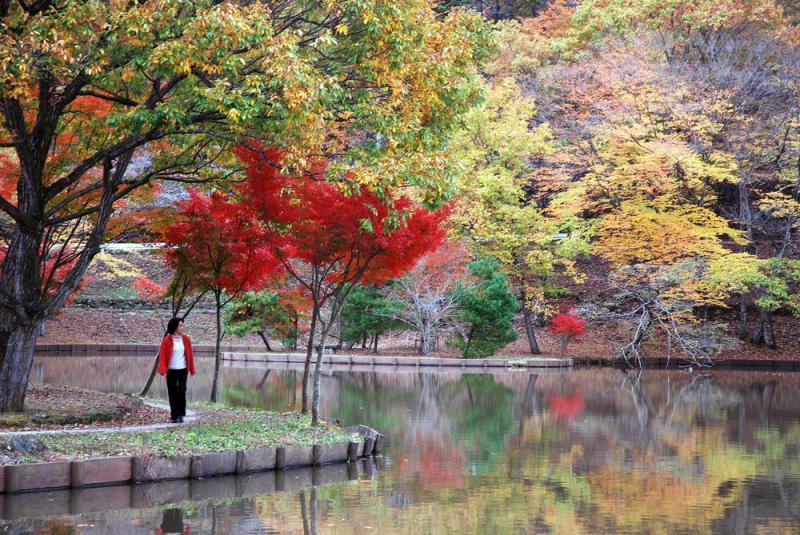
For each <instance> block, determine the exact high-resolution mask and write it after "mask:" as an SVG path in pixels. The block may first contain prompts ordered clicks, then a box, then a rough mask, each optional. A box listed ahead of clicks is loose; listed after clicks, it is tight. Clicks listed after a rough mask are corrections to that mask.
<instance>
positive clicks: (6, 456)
mask: <svg viewBox="0 0 800 535" xmlns="http://www.w3.org/2000/svg"><path fill="white" fill-rule="evenodd" d="M58 388H59V389H60V390H59V392H60V393H61V395H60V396H58V397H54V398H52V399H51V403H49V404H48V403H47V402H46V401H45V400H46V398H44V397H42V396H39V397H37V401H36V403H35V407H36V408H35V410H32V411H30V412H29V411H26V412H25V413H19V414H17V415H14V414H11V415H5V416H4V417H5V418H6V420H7V423H12V422H15V421H24V422H25V423H26V424H27V423H30V421H31V417H32V415H36V414H39V413H40V412H37V411H44V412H41V413H42V414H44V413H47V414H50V413H53V412H55V411H56V410H57V406H56V404H58V403H61V402H63V401H64V400H65V398H68V397H70V396H68V395H67V394H66V392H65V391H64V389H67V390H69V391H70V392H72V394H73V395H74V396H80V395H84V396H89V397H91V398H93V399H94V400H96V401H100V400H103V399H104V400H106V402H107V404H108V405H109V406H112V405H113V403H112V401H117V402H120V401H123V402H124V401H125V400H124V399H122V398H130V396H119V395H116V394H104V393H102V392H93V391H88V390H83V389H70V387H58ZM133 399H137V398H133ZM139 401H140V400H139ZM122 404H123V405H125V403H122ZM127 405H130V406H134V407H136V406H138V405H137V404H136V403H130V402H129V403H128V404H127ZM191 408H192V409H193V410H194V411H195V420H194V421H193V422H191V423H185V424H177V425H170V426H168V427H166V428H165V427H160V428H154V429H146V428H145V429H144V430H135V431H125V432H122V431H111V430H105V429H102V428H103V426H108V425H109V424H115V426H118V425H122V426H127V425H131V424H133V425H141V424H142V422H136V421H131V420H130V419H129V416H130V414H125V413H124V411H118V412H115V415H116V416H118V417H117V418H116V419H111V420H106V421H104V422H103V423H102V424H94V425H91V424H86V423H83V424H82V425H81V426H80V427H81V431H84V432H78V433H64V432H63V431H64V430H66V429H74V427H75V426H74V425H65V426H63V427H62V428H58V427H55V426H54V425H53V423H52V421H48V422H47V423H48V425H47V427H46V431H47V432H46V433H45V434H36V435H13V434H5V435H3V434H1V433H2V431H8V430H9V429H8V428H6V429H2V430H0V456H1V457H2V459H1V460H0V462H4V463H7V464H8V463H11V464H16V463H30V462H42V461H62V460H63V461H66V460H75V459H85V458H91V457H106V456H116V455H143V456H147V455H152V456H168V457H169V456H175V455H193V454H200V453H214V452H220V451H231V450H242V449H248V448H257V447H267V446H289V445H293V444H304V445H310V444H326V443H332V442H341V441H346V440H347V439H348V438H349V434H348V433H346V432H345V431H344V430H343V429H342V428H341V427H340V426H338V425H336V424H333V423H328V422H323V424H322V426H321V427H319V428H316V429H315V428H312V427H311V418H310V416H307V415H303V414H297V413H284V414H278V413H272V412H266V411H260V410H251V409H238V408H233V407H226V406H222V405H215V404H209V403H195V404H192V405H191ZM74 409H76V410H73V411H72V416H73V418H71V419H70V421H74V419H75V418H78V419H80V412H79V411H78V410H77V407H74ZM153 410H157V409H153ZM163 418H164V416H163V415H162V416H161V421H160V422H159V423H161V424H163ZM145 427H146V424H145ZM98 429H100V432H94V431H97V430H98Z"/></svg>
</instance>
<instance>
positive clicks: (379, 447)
mask: <svg viewBox="0 0 800 535" xmlns="http://www.w3.org/2000/svg"><path fill="white" fill-rule="evenodd" d="M385 438H386V437H384V436H383V435H381V434H380V433H378V435H377V436H376V437H375V445H374V446H373V447H372V453H373V454H376V453H380V452H381V451H383V441H384V439H385Z"/></svg>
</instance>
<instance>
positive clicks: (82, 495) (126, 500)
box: [69, 485, 131, 515]
mask: <svg viewBox="0 0 800 535" xmlns="http://www.w3.org/2000/svg"><path fill="white" fill-rule="evenodd" d="M69 500H70V505H69V511H70V514H73V515H79V514H82V513H94V512H97V511H111V510H114V509H129V508H130V506H131V486H130V485H117V486H115V487H93V488H81V489H74V490H73V491H72V492H70V497H69Z"/></svg>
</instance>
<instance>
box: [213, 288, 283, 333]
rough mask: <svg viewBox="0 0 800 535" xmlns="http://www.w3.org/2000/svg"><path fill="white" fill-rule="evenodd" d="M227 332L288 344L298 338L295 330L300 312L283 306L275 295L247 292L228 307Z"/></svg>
mask: <svg viewBox="0 0 800 535" xmlns="http://www.w3.org/2000/svg"><path fill="white" fill-rule="evenodd" d="M226 312H227V318H226V325H227V331H228V333H230V334H231V335H233V336H246V335H248V334H258V335H263V336H265V337H267V338H270V337H275V338H278V339H279V340H280V341H281V342H283V343H284V344H288V343H290V342H291V341H292V340H294V339H295V338H296V337H297V332H296V329H295V326H294V317H295V314H296V312H295V311H294V310H293V309H292V307H291V306H289V305H287V304H284V303H281V302H280V296H279V295H278V294H277V293H275V292H270V291H268V290H262V291H258V292H247V293H245V294H243V295H242V296H241V297H240V298H239V299H237V300H235V301H233V302H231V303H230V304H229V305H228V306H227V307H226Z"/></svg>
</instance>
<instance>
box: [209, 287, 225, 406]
mask: <svg viewBox="0 0 800 535" xmlns="http://www.w3.org/2000/svg"><path fill="white" fill-rule="evenodd" d="M214 304H215V306H216V309H217V313H216V323H217V324H216V328H217V337H216V340H215V341H214V381H213V382H212V383H211V402H212V403H216V402H217V390H218V388H219V369H220V365H221V364H222V358H221V357H222V355H221V353H220V346H221V345H222V334H223V333H222V295H221V294H220V293H219V292H216V294H215V295H214Z"/></svg>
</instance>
